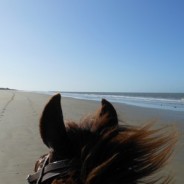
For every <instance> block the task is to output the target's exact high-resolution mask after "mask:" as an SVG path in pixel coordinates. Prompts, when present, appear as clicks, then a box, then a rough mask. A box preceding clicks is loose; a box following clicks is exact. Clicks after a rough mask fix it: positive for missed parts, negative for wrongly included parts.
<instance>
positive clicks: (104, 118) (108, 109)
mask: <svg viewBox="0 0 184 184" xmlns="http://www.w3.org/2000/svg"><path fill="white" fill-rule="evenodd" d="M97 119H98V120H99V121H98V122H97V123H98V125H97V126H98V129H99V128H100V129H104V128H111V127H115V126H117V125H118V117H117V113H116V110H115V108H114V107H113V105H112V104H111V103H110V102H108V101H107V100H105V99H102V101H101V108H100V110H99V111H98V113H97Z"/></svg>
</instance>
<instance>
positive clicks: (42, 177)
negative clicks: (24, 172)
mask: <svg viewBox="0 0 184 184" xmlns="http://www.w3.org/2000/svg"><path fill="white" fill-rule="evenodd" d="M48 160H49V154H48V155H47V156H46V158H45V159H44V162H43V166H42V168H41V169H39V170H38V171H37V172H35V173H34V174H32V175H28V177H27V181H28V183H29V184H42V183H44V182H46V181H48V180H50V179H54V178H55V177H58V176H60V177H64V176H66V175H67V173H68V170H69V168H71V166H72V167H73V164H75V165H77V164H76V163H75V162H74V161H72V160H68V159H66V160H60V161H56V162H52V163H49V164H48Z"/></svg>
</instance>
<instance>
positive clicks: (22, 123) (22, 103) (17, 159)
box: [0, 90, 184, 184]
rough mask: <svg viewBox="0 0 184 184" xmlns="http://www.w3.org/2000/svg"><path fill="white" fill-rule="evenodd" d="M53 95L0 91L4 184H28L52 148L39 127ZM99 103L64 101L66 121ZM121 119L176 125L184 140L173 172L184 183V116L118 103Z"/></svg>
mask: <svg viewBox="0 0 184 184" xmlns="http://www.w3.org/2000/svg"><path fill="white" fill-rule="evenodd" d="M49 99H50V96H49V95H44V94H38V93H31V92H20V91H13V90H12V91H11V90H0V180H1V183H3V184H10V183H17V184H25V183H26V177H27V174H30V173H32V171H33V168H34V163H35V161H36V160H37V159H38V158H39V156H40V155H42V154H43V153H47V152H48V149H47V148H46V147H45V146H44V144H43V143H42V141H41V139H40V135H39V130H38V124H39V118H40V115H41V112H42V110H43V108H44V106H45V104H46V103H47V102H48V100H49ZM99 106H100V103H99V102H95V101H86V100H77V99H71V98H62V107H63V114H64V118H65V119H72V120H75V121H79V120H80V119H81V118H82V117H84V116H85V115H86V114H90V113H93V112H94V111H96V109H97V108H98V107H99ZM114 106H115V107H116V108H117V113H118V115H119V119H120V120H122V121H124V122H125V123H128V124H134V125H139V124H145V123H146V122H149V121H152V120H156V121H157V122H158V123H157V124H158V125H160V124H162V125H171V124H175V125H176V126H177V127H178V128H179V132H180V137H179V142H178V144H177V148H176V151H175V154H174V160H173V161H172V163H171V164H170V167H169V168H170V169H171V170H172V171H173V173H174V174H175V183H176V184H183V183H184V176H183V171H184V137H183V133H184V113H183V112H174V111H168V110H156V109H148V108H140V107H133V106H128V105H122V104H114Z"/></svg>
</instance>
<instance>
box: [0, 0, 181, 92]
mask: <svg viewBox="0 0 184 184" xmlns="http://www.w3.org/2000/svg"><path fill="white" fill-rule="evenodd" d="M0 87H9V88H16V89H22V90H46V91H47V90H61V91H106V92H108V91H111V92H184V1H183V0H2V1H0Z"/></svg>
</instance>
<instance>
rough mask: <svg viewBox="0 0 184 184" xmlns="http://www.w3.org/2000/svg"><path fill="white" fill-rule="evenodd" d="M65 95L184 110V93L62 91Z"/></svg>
mask: <svg viewBox="0 0 184 184" xmlns="http://www.w3.org/2000/svg"><path fill="white" fill-rule="evenodd" d="M61 95H62V96H63V97H71V98H76V99H85V100H94V101H100V100H101V99H102V98H105V99H107V100H109V101H110V102H116V103H123V104H128V105H134V106H139V107H147V108H157V109H167V110H173V111H184V93H103V92H100V93H99V92H62V93H61Z"/></svg>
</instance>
